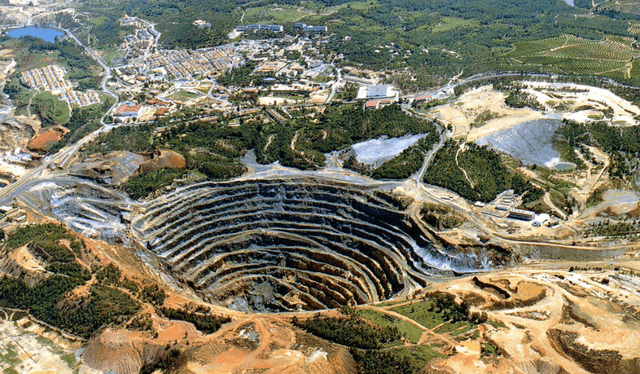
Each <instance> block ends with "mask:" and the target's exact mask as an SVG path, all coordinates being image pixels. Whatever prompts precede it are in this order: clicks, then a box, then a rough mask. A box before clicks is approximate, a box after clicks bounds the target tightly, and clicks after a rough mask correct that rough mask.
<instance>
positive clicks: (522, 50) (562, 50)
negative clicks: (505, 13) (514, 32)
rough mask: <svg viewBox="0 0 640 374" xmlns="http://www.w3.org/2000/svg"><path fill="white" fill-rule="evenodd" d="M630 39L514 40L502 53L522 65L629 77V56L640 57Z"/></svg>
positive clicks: (571, 36)
mask: <svg viewBox="0 0 640 374" xmlns="http://www.w3.org/2000/svg"><path fill="white" fill-rule="evenodd" d="M634 43H635V41H634V40H633V39H631V38H622V37H605V38H603V40H590V39H584V38H579V37H576V36H573V35H563V36H559V37H555V38H549V39H543V40H537V41H533V42H522V43H516V45H515V50H514V51H512V52H510V53H509V54H507V55H506V57H509V58H511V59H512V61H516V62H519V63H522V64H523V65H529V66H552V67H556V68H557V69H558V70H559V71H560V72H565V73H574V74H584V75H611V74H613V75H615V76H621V75H622V76H624V77H625V78H630V75H631V69H632V67H633V59H634V58H637V57H639V56H640V50H639V49H637V48H635V47H634V45H633V44H634Z"/></svg>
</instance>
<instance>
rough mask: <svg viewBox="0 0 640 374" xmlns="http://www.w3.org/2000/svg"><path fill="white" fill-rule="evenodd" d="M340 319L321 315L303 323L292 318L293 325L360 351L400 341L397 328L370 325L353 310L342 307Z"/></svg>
mask: <svg viewBox="0 0 640 374" xmlns="http://www.w3.org/2000/svg"><path fill="white" fill-rule="evenodd" d="M340 311H341V313H342V314H343V315H342V316H341V317H337V318H336V317H327V316H323V315H322V314H321V313H318V314H316V315H315V316H314V317H313V318H309V319H307V320H305V321H299V320H298V319H297V318H295V317H294V319H293V323H294V325H296V326H298V327H300V328H303V329H305V330H307V331H309V332H310V333H312V334H314V335H317V336H320V337H322V338H324V339H327V340H329V341H332V342H334V343H338V344H343V345H346V346H348V347H355V348H361V349H380V348H382V346H383V344H385V343H392V342H395V341H398V340H400V338H401V337H402V335H401V334H400V331H399V330H398V328H397V327H395V326H392V327H380V326H376V325H373V324H371V323H370V322H369V321H367V320H365V319H364V318H363V317H361V316H360V315H359V313H357V312H356V310H355V309H352V308H349V307H346V306H345V307H342V308H341V309H340Z"/></svg>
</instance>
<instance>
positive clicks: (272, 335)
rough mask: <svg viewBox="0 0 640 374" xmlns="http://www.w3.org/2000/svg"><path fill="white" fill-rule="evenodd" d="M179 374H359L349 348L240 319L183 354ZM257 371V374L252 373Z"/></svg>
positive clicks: (275, 323) (272, 322)
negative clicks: (247, 373) (250, 373)
mask: <svg viewBox="0 0 640 374" xmlns="http://www.w3.org/2000/svg"><path fill="white" fill-rule="evenodd" d="M183 358H184V359H183V360H182V362H183V365H182V366H181V367H180V368H179V370H178V372H179V373H185V374H186V373H217V374H223V373H229V374H230V373H238V372H259V373H265V374H267V373H278V374H280V373H282V374H288V373H327V374H330V373H335V374H348V373H356V365H355V362H354V361H353V358H352V357H351V355H350V354H349V351H348V350H347V349H346V348H343V347H340V346H337V345H334V344H330V343H328V342H326V341H324V340H322V339H319V338H316V337H314V336H312V335H310V334H307V333H305V332H302V331H300V330H298V329H296V328H294V327H292V326H291V325H289V324H288V323H286V322H283V321H281V320H278V319H270V318H249V319H239V320H238V321H236V322H232V323H230V324H228V325H226V326H225V327H223V329H222V330H221V331H219V332H218V333H216V334H215V336H214V339H212V340H211V341H210V342H208V343H205V344H202V345H200V346H197V347H195V348H192V349H190V350H187V351H186V352H184V353H183ZM251 370H254V371H251Z"/></svg>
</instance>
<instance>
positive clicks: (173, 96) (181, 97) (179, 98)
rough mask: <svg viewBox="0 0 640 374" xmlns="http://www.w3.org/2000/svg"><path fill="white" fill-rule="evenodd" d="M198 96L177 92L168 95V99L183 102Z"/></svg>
mask: <svg viewBox="0 0 640 374" xmlns="http://www.w3.org/2000/svg"><path fill="white" fill-rule="evenodd" d="M198 96H199V95H196V94H195V93H192V92H187V91H178V92H174V93H172V94H171V95H169V96H168V98H169V99H171V100H174V101H177V102H185V101H189V100H191V99H195V98H196V97H198Z"/></svg>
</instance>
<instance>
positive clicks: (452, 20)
mask: <svg viewBox="0 0 640 374" xmlns="http://www.w3.org/2000/svg"><path fill="white" fill-rule="evenodd" d="M479 24H480V22H478V21H476V20H468V19H462V18H456V17H442V19H441V20H440V23H439V24H438V25H436V27H434V28H433V32H443V31H449V30H453V29H455V28H457V27H463V26H478V25H479Z"/></svg>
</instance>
